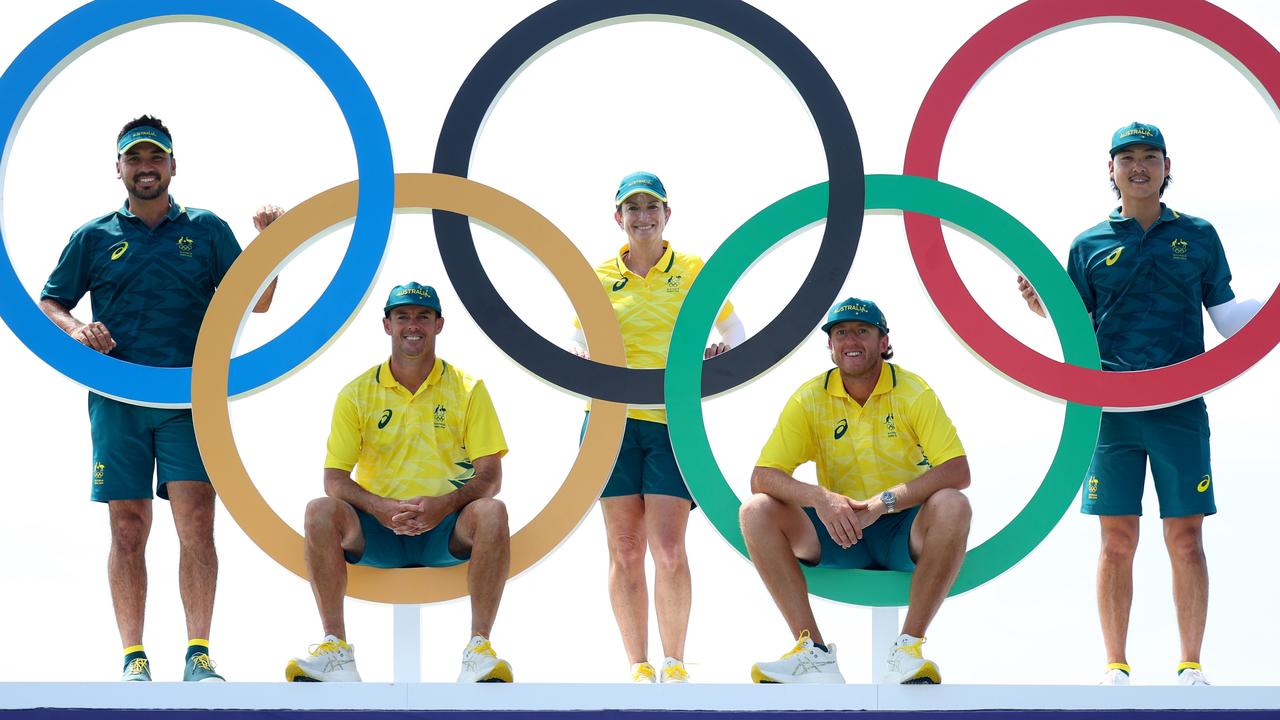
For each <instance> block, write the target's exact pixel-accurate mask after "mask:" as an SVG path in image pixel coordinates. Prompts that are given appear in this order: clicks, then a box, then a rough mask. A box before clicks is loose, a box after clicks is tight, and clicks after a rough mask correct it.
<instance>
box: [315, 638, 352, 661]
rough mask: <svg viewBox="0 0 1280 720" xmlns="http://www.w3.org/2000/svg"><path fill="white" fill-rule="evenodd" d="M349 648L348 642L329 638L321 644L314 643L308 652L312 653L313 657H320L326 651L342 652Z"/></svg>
mask: <svg viewBox="0 0 1280 720" xmlns="http://www.w3.org/2000/svg"><path fill="white" fill-rule="evenodd" d="M346 648H347V645H346V643H339V642H335V641H333V640H327V641H325V642H322V643H320V644H319V645H312V646H311V647H310V648H309V649H308V650H307V652H309V653H311V657H320V656H321V655H324V654H326V653H336V652H341V651H342V650H345V649H346Z"/></svg>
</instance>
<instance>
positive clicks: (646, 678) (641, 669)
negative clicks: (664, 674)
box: [631, 662, 658, 685]
mask: <svg viewBox="0 0 1280 720" xmlns="http://www.w3.org/2000/svg"><path fill="white" fill-rule="evenodd" d="M631 682H633V683H637V684H640V685H651V684H653V683H656V682H658V671H657V670H654V669H653V665H652V664H650V663H647V662H638V663H632V664H631Z"/></svg>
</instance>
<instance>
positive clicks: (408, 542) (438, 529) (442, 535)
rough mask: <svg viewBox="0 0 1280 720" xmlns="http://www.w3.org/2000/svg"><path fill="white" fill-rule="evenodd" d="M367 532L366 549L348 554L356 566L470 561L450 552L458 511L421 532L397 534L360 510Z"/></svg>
mask: <svg viewBox="0 0 1280 720" xmlns="http://www.w3.org/2000/svg"><path fill="white" fill-rule="evenodd" d="M356 516H357V517H359V518H360V531H361V532H362V533H363V534H364V552H363V553H361V554H360V555H355V554H353V553H345V555H346V558H347V562H349V563H351V564H352V565H368V566H370V567H376V568H415V567H449V566H451V565H458V564H461V563H464V562H466V561H467V560H468V559H469V558H470V557H471V556H470V555H468V556H466V557H458V556H456V555H454V554H453V553H451V552H449V538H451V537H453V526H454V525H456V524H457V523H458V513H452V514H450V515H446V516H445V518H444V519H443V520H441V521H440V524H439V525H437V526H435V527H433V528H431V529H430V530H428V531H426V532H424V533H422V534H421V535H397V534H395V533H394V532H391V529H390V528H388V527H387V526H386V525H383V524H382V523H380V522H378V519H377V518H375V517H374V516H372V515H370V514H369V513H366V512H362V511H360V510H356Z"/></svg>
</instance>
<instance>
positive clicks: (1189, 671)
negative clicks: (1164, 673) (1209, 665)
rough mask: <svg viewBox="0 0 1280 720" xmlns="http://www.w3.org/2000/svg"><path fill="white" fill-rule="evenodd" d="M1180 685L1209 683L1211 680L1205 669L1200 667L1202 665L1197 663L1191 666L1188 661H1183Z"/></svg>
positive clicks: (1180, 671)
mask: <svg viewBox="0 0 1280 720" xmlns="http://www.w3.org/2000/svg"><path fill="white" fill-rule="evenodd" d="M1178 684H1179V685H1208V684H1209V681H1208V680H1207V679H1206V678H1205V676H1204V671H1203V670H1201V669H1200V665H1199V664H1196V666H1195V667H1191V666H1190V665H1189V664H1187V663H1183V666H1182V669H1181V670H1179V671H1178Z"/></svg>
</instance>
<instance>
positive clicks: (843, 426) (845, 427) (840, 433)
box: [836, 418, 849, 440]
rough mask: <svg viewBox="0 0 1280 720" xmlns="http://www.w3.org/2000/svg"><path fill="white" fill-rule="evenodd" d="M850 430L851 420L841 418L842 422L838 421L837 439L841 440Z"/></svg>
mask: <svg viewBox="0 0 1280 720" xmlns="http://www.w3.org/2000/svg"><path fill="white" fill-rule="evenodd" d="M848 431H849V421H848V420H846V419H844V418H841V419H840V422H838V423H836V439H837V440H839V439H840V438H842V437H844V434H845V433H846V432H848Z"/></svg>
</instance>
